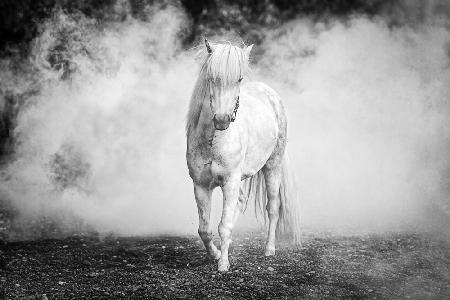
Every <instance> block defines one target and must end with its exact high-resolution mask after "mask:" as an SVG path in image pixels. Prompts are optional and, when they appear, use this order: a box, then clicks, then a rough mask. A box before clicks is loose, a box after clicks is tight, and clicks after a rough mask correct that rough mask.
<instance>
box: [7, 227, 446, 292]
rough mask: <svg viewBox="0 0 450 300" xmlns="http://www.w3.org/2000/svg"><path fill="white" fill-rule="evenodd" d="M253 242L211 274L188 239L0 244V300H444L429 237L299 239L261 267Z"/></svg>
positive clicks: (439, 259) (441, 268)
mask: <svg viewBox="0 0 450 300" xmlns="http://www.w3.org/2000/svg"><path fill="white" fill-rule="evenodd" d="M263 246H264V238H263V236H262V234H256V233H252V234H250V233H248V234H240V235H238V236H236V237H235V238H234V241H233V246H232V249H231V259H230V261H231V271H230V272H228V273H223V274H222V273H219V272H217V271H216V263H215V262H214V261H210V260H207V259H206V258H205V251H204V248H203V245H202V244H201V242H200V241H199V239H198V238H197V237H195V236H191V237H129V238H124V237H112V236H109V237H103V238H99V237H98V236H96V235H85V236H83V235H73V236H71V237H67V238H63V239H42V240H37V241H21V242H1V244H0V255H1V260H0V268H1V272H0V296H3V297H4V298H7V299H14V298H26V299H68V298H76V299H80V298H88V299H99V298H103V299H116V298H163V299H174V298H191V299H192V298H196V299H204V298H206V297H214V298H216V297H217V298H221V299H222V298H223V299H238V298H247V299H248V298H253V299H261V298H263V299H264V298H265V299H277V298H293V297H299V298H305V299H311V298H321V299H323V298H358V299H359V298H374V299H400V298H402V299H404V298H412V299H448V298H449V297H450V242H449V241H448V240H444V239H440V238H437V237H436V236H433V235H418V234H391V235H383V236H381V235H368V236H356V237H341V236H333V235H323V234H320V235H319V234H314V235H313V234H311V235H308V236H306V238H305V242H304V244H303V247H302V248H301V249H297V248H293V247H292V246H289V245H288V244H283V243H281V245H280V247H279V250H278V252H277V255H276V256H275V257H271V258H265V257H264V256H263V255H262V254H263Z"/></svg>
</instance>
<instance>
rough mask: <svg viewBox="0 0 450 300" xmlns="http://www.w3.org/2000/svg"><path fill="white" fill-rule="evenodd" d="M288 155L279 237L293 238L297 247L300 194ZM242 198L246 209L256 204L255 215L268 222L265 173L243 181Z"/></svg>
mask: <svg viewBox="0 0 450 300" xmlns="http://www.w3.org/2000/svg"><path fill="white" fill-rule="evenodd" d="M288 166H289V165H288V162H287V155H286V154H285V155H284V159H283V162H282V169H281V184H280V192H279V197H280V210H279V219H278V224H277V235H283V236H288V237H290V238H292V242H293V243H294V244H295V245H301V230H300V208H299V201H298V200H299V199H298V193H297V189H296V186H295V181H294V178H293V176H292V174H290V172H289V168H288ZM240 198H241V199H245V203H244V206H243V207H244V209H243V210H245V207H246V206H247V202H248V201H251V202H254V203H255V215H256V218H257V219H258V220H261V219H263V220H264V223H266V222H267V211H266V206H267V200H268V199H267V191H266V182H265V180H264V173H263V171H262V170H259V171H258V172H257V173H256V174H255V175H253V176H252V177H250V178H248V179H246V180H244V181H243V184H242V186H241V190H240Z"/></svg>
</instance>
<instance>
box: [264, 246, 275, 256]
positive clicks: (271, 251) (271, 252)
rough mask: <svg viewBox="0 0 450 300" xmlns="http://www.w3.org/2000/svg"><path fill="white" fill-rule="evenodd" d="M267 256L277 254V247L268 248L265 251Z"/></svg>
mask: <svg viewBox="0 0 450 300" xmlns="http://www.w3.org/2000/svg"><path fill="white" fill-rule="evenodd" d="M264 255H265V256H274V255H275V248H266V252H265V253H264Z"/></svg>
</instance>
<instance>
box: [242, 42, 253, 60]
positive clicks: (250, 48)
mask: <svg viewBox="0 0 450 300" xmlns="http://www.w3.org/2000/svg"><path fill="white" fill-rule="evenodd" d="M252 48H253V44H251V45H250V46H248V47H245V49H244V51H245V54H246V55H247V57H250V51H252Z"/></svg>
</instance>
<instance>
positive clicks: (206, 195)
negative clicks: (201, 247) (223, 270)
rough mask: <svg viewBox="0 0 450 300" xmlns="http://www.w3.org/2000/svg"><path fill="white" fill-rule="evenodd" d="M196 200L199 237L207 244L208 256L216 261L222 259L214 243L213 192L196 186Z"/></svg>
mask: <svg viewBox="0 0 450 300" xmlns="http://www.w3.org/2000/svg"><path fill="white" fill-rule="evenodd" d="M194 193H195V200H196V201H197V208H198V235H199V236H200V238H201V239H202V241H203V244H205V248H206V251H207V252H208V255H209V256H210V257H212V258H214V259H219V258H220V251H219V250H217V248H216V246H215V245H214V243H213V241H212V230H211V225H210V221H211V194H212V190H211V189H209V188H206V187H203V186H201V185H197V184H196V185H194Z"/></svg>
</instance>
